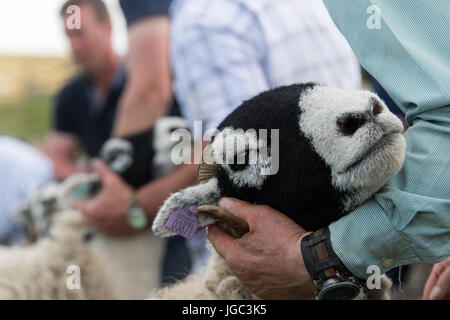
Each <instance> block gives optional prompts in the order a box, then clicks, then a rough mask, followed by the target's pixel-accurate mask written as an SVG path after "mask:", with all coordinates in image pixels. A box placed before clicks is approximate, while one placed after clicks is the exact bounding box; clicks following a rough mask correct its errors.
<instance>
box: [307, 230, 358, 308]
mask: <svg viewBox="0 0 450 320" xmlns="http://www.w3.org/2000/svg"><path fill="white" fill-rule="evenodd" d="M300 246H301V252H302V256H303V261H304V263H305V266H306V269H307V271H308V272H309V274H310V275H311V277H312V278H313V280H314V283H315V285H316V286H317V292H316V299H317V300H350V299H354V298H355V297H356V296H358V294H359V293H360V292H361V289H362V285H361V283H362V280H361V279H358V278H357V277H355V276H354V275H352V274H351V272H350V271H348V269H347V268H346V267H345V266H344V264H343V263H342V262H341V260H340V259H339V257H338V256H337V255H336V254H335V253H334V251H333V248H332V246H331V241H330V231H329V229H328V228H324V229H320V230H318V231H316V232H313V233H311V234H309V235H307V236H305V237H304V238H303V239H302V241H301V245H300Z"/></svg>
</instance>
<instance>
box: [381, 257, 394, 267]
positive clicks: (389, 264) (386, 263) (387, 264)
mask: <svg viewBox="0 0 450 320" xmlns="http://www.w3.org/2000/svg"><path fill="white" fill-rule="evenodd" d="M393 265H394V260H392V259H383V267H385V268H390V267H392V266H393Z"/></svg>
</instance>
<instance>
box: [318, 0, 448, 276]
mask: <svg viewBox="0 0 450 320" xmlns="http://www.w3.org/2000/svg"><path fill="white" fill-rule="evenodd" d="M324 2H325V5H326V6H327V8H328V10H329V12H330V14H331V16H332V18H333V20H334V22H335V23H336V25H337V26H338V28H339V29H340V30H341V32H342V33H343V34H344V36H345V37H346V39H347V41H348V42H349V44H350V46H351V47H352V48H353V50H354V52H355V54H356V56H357V57H358V59H359V61H360V63H361V64H362V65H363V66H364V68H365V69H366V70H367V71H368V72H369V73H371V74H372V75H373V76H374V77H375V78H376V79H377V80H378V81H379V82H380V83H381V85H382V86H383V87H384V88H385V89H386V91H387V92H388V93H389V94H390V95H391V97H392V98H393V100H394V101H395V102H396V103H397V104H398V105H399V106H400V108H402V110H403V111H404V112H405V114H406V121H407V123H408V126H409V129H408V131H407V132H406V134H405V139H406V143H407V148H406V156H405V162H404V165H403V168H402V169H401V170H400V172H399V173H398V174H397V175H395V176H394V177H393V178H392V179H391V180H390V181H389V182H388V183H387V185H386V186H385V187H384V188H383V189H382V190H380V192H378V193H377V194H376V195H375V197H374V198H373V199H371V200H369V201H367V202H366V203H365V204H364V205H362V206H361V207H359V208H358V209H356V210H355V211H354V212H352V213H350V214H348V215H347V216H345V217H344V218H342V219H340V220H339V221H337V222H335V223H333V224H331V225H330V232H331V242H332V245H333V249H334V250H335V252H336V254H337V255H338V256H339V258H340V259H341V260H342V261H343V263H344V264H345V265H346V266H347V268H348V269H349V270H350V271H352V272H353V273H354V274H355V275H357V276H359V277H361V278H367V277H368V276H369V274H367V273H366V270H367V267H368V266H369V265H378V266H379V267H380V268H381V271H382V272H385V271H387V270H389V269H392V268H393V267H396V266H399V265H406V264H411V263H414V262H418V261H425V262H429V263H434V262H438V261H441V260H444V259H445V258H446V257H448V256H450V1H448V0H431V1H410V0H395V1H393V0H358V1H355V0H325V1H324ZM373 5H375V6H376V7H373ZM371 6H372V7H371ZM368 9H369V13H367V10H368ZM375 12H379V13H380V16H379V17H380V24H379V27H380V28H379V29H377V28H373V27H374V26H375V27H376V17H374V16H373V15H374V14H377V13H375ZM368 19H372V20H370V21H369V23H367V20H368ZM368 25H369V26H370V28H369V27H368Z"/></svg>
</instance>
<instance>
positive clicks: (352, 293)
mask: <svg viewBox="0 0 450 320" xmlns="http://www.w3.org/2000/svg"><path fill="white" fill-rule="evenodd" d="M359 292H360V288H359V286H358V285H357V284H356V283H354V282H350V281H346V282H338V283H333V284H329V285H327V284H326V283H325V285H324V287H323V288H322V290H320V292H319V294H318V295H317V299H318V300H351V299H354V298H356V296H357V295H358V294H359Z"/></svg>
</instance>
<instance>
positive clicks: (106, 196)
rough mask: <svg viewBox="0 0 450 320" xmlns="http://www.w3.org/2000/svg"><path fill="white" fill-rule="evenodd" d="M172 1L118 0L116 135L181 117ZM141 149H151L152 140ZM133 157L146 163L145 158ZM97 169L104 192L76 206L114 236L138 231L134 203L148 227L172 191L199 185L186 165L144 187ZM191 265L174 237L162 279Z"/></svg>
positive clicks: (101, 166) (138, 131) (184, 271)
mask: <svg viewBox="0 0 450 320" xmlns="http://www.w3.org/2000/svg"><path fill="white" fill-rule="evenodd" d="M170 3H171V0H139V1H137V0H121V1H120V5H121V7H122V9H123V12H124V15H125V17H126V20H127V25H128V38H129V54H128V67H129V70H128V71H129V72H128V82H127V85H126V87H125V89H124V93H123V95H122V97H121V99H120V101H119V108H118V113H117V117H116V121H115V125H114V130H113V133H112V134H113V136H116V137H121V138H125V139H128V140H130V139H131V140H134V139H135V137H136V136H139V135H141V134H145V132H147V131H149V130H151V128H152V127H153V126H154V124H155V123H156V121H157V120H158V119H159V118H160V117H162V116H164V115H166V114H167V113H168V111H169V110H170V115H177V106H176V104H175V106H172V103H173V100H174V99H173V95H172V87H171V70H170V65H169V17H168V11H169V6H170ZM171 106H172V108H170V107H171ZM142 147H144V148H147V147H148V144H147V143H145V144H144V145H143V146H142ZM135 160H139V162H142V159H135ZM135 162H136V161H135ZM144 163H145V159H144ZM147 163H148V164H149V165H150V163H149V162H147ZM94 170H95V171H96V172H97V173H98V174H99V176H100V178H101V180H102V186H103V188H102V190H101V193H100V194H99V196H98V197H96V198H95V199H93V200H92V201H88V202H86V203H83V204H81V205H80V206H79V207H78V209H79V210H81V211H82V212H83V214H84V217H85V221H86V223H88V224H89V225H90V226H92V227H94V228H96V229H97V230H100V231H102V232H104V233H108V234H112V235H116V236H117V235H127V234H130V233H133V232H136V230H133V228H131V227H130V225H129V223H128V221H127V217H128V213H129V210H130V206H138V207H139V208H141V209H142V210H143V211H145V214H146V215H147V217H148V225H147V227H150V225H151V222H152V220H153V217H154V215H155V214H156V212H157V210H158V208H159V207H160V206H161V205H162V203H163V201H164V200H165V199H166V198H167V197H168V195H169V194H170V193H173V192H176V191H178V190H180V189H182V188H184V187H186V186H188V185H190V184H193V183H195V175H196V172H197V168H196V166H192V165H191V166H189V165H186V166H182V167H181V168H179V169H177V170H175V171H174V172H172V173H170V174H168V175H166V176H164V177H161V178H159V179H157V180H155V181H152V182H149V183H148V184H146V185H143V186H142V185H139V186H137V185H134V186H131V185H130V183H129V182H130V181H127V182H128V183H126V182H125V181H124V179H122V177H119V176H118V175H116V174H115V173H113V172H112V171H111V170H109V168H108V167H106V166H105V165H104V164H102V163H101V162H95V164H94ZM189 268H190V261H189V256H188V255H187V252H186V248H185V244H184V239H182V238H179V237H175V238H172V239H170V240H169V241H168V242H167V254H166V257H165V260H164V267H163V273H164V274H163V280H164V281H165V282H167V281H172V280H174V279H180V278H182V277H184V276H185V275H186V274H187V273H188V272H189Z"/></svg>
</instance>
